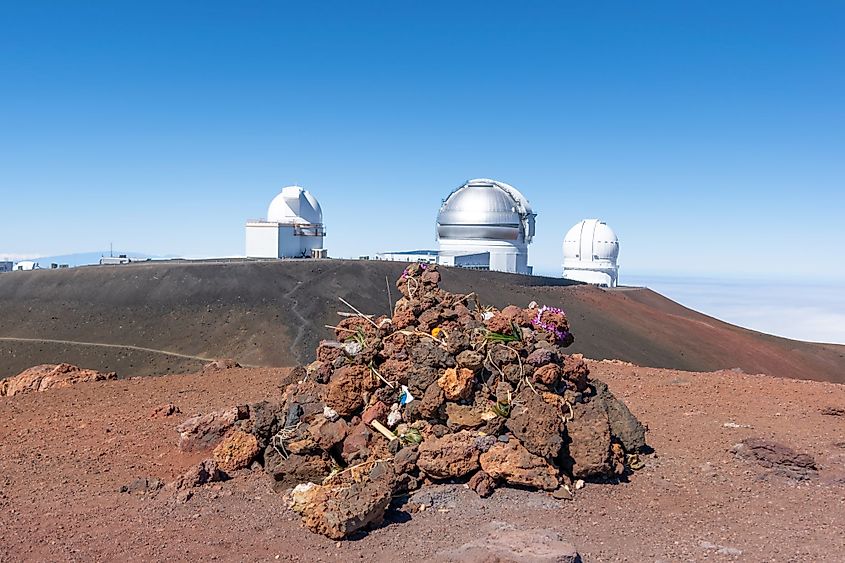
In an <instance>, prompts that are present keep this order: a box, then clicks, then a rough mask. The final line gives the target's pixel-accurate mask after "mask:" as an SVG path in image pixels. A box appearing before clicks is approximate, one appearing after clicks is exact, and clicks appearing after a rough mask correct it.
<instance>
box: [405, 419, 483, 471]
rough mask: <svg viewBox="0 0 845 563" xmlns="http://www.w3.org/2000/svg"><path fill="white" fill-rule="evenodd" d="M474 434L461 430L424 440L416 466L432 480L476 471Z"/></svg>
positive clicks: (476, 457)
mask: <svg viewBox="0 0 845 563" xmlns="http://www.w3.org/2000/svg"><path fill="white" fill-rule="evenodd" d="M475 437H476V434H475V433H473V432H468V431H466V430H462V431H460V432H457V433H455V434H446V435H444V436H443V437H442V438H426V439H425V440H424V441H423V443H422V444H420V446H419V450H418V452H419V458H418V459H417V465H418V466H419V468H420V469H421V470H422V471H424V472H425V473H426V474H427V475H429V476H430V477H432V478H433V479H453V478H455V477H462V476H464V475H467V474H468V473H471V472H472V471H475V470H476V469H478V456H479V453H480V452H479V451H478V449H477V448H476V447H475Z"/></svg>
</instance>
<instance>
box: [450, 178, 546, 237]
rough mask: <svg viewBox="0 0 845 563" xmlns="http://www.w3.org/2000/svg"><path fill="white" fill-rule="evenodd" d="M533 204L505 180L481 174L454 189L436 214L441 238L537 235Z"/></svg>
mask: <svg viewBox="0 0 845 563" xmlns="http://www.w3.org/2000/svg"><path fill="white" fill-rule="evenodd" d="M535 216H536V215H535V214H534V213H533V211H532V210H531V205H530V204H529V203H528V200H527V199H526V198H525V196H524V195H522V193H520V191H519V190H517V189H516V188H514V187H513V186H511V185H509V184H505V183H504V182H497V181H496V180H489V179H487V178H478V179H475V180H470V181H469V182H467V183H466V184H464V185H463V186H461V187H459V188H458V189H456V190H455V191H453V192H452V193H451V194H449V196H448V197H447V198H446V199H445V200H444V201H443V205H442V206H441V207H440V212H439V213H438V215H437V236H438V238H440V239H490V240H523V241H524V242H526V243H530V242H531V239H532V238H533V237H534V217H535Z"/></svg>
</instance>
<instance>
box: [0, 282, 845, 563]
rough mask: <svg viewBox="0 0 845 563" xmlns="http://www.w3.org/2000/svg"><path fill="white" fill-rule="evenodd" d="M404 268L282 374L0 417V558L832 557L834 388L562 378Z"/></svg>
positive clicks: (838, 415) (582, 363)
mask: <svg viewBox="0 0 845 563" xmlns="http://www.w3.org/2000/svg"><path fill="white" fill-rule="evenodd" d="M424 270H425V269H419V268H418V269H413V268H412V269H410V270H409V271H407V272H406V273H405V275H403V276H402V278H400V280H399V282H398V286H397V287H398V289H399V291H400V292H401V293H402V294H403V298H402V300H400V301H399V302H398V303H397V305H396V307H395V310H394V314H393V316H392V318H390V319H388V318H386V317H385V318H381V317H377V316H372V317H370V316H366V315H363V314H360V313H358V312H356V313H354V314H351V315H349V316H346V317H344V318H342V320H341V321H340V322H339V323H337V324H335V325H333V326H332V328H331V330H332V332H333V334H331V337H333V339H332V340H325V341H323V342H322V343H320V344H319V346H318V347H317V353H316V360H315V361H313V362H312V363H310V364H308V365H305V366H302V367H300V368H296V369H293V370H291V369H284V368H278V369H271V368H250V369H247V368H241V367H239V366H238V364H237V363H236V362H233V361H220V362H215V363H213V364H210V365H207V366H206V367H205V368H204V369H203V370H202V371H201V372H200V373H195V374H186V375H167V376H162V377H151V378H132V379H124V380H115V379H113V378H112V377H113V376H112V374H105V376H104V377H92V378H90V380H86V381H83V380H79V381H73V382H74V383H78V384H73V385H70V384H68V385H56V386H54V387H53V388H46V387H45V388H44V389H43V392H28V393H26V392H22V393H19V394H18V393H15V394H14V396H4V397H0V527H2V530H3V531H2V534H3V536H2V541H0V561H20V560H91V559H95V560H135V559H137V560H150V559H186V558H191V559H196V558H202V559H208V560H232V561H235V560H238V561H240V560H244V559H247V560H268V561H274V560H290V561H335V560H366V561H395V560H396V559H398V558H402V559H409V560H419V559H431V560H435V561H538V562H539V561H578V560H579V559H580V560H583V561H615V560H619V561H675V560H689V561H698V560H724V561H732V560H743V561H772V560H777V561H780V560H784V561H841V560H843V558H845V539H843V538H845V534H843V532H845V509H843V506H845V387H843V386H842V385H838V384H833V383H823V382H812V381H798V380H792V379H784V378H773V377H770V376H767V375H749V374H745V373H742V372H741V371H738V370H724V371H719V372H713V373H693V372H683V371H676V370H661V369H654V368H643V367H637V366H634V365H632V364H628V363H626V362H620V361H615V360H602V361H595V360H587V359H585V358H583V357H582V356H580V355H578V354H568V353H567V352H568V350H567V351H565V350H564V348H566V346H567V344H569V343H570V342H571V339H572V338H571V334H570V326H569V323H568V320H567V319H566V317H565V316H564V315H562V313H561V312H560V311H558V310H556V309H554V308H547V307H543V306H538V305H535V304H531V305H529V307H528V308H520V307H509V308H504V309H502V310H501V311H500V310H497V309H492V308H487V307H485V306H484V305H483V304H482V303H478V302H476V303H474V304H473V305H472V306H467V302H468V301H469V299H471V298H472V295H471V294H461V295H457V294H449V293H447V292H444V291H442V290H440V289H439V288H438V287H437V285H438V282H439V275H436V274H438V273H437V272H436V270H431V271H424ZM574 330H575V331H576V333H577V326H576V328H575V329H574ZM327 332H328V331H327ZM327 336H328V334H327ZM391 362H393V363H391ZM59 367H61V366H59ZM52 369H53V370H55V369H56V368H55V367H54V366H53V367H52ZM36 371H37V373H35V372H33V373H35V375H34V376H32V377H30V378H29V379H28V380H27V381H30V380H31V382H32V384H31V385H29V387H33V388H34V387H39V386H40V383H38V384H37V385H36V383H37V381H36V380H38V381H42V380H44V379H45V377H43V376H44V375H45V374H46V375H49V374H48V373H47V372H50V373H53V372H52V371H50V370H48V369H47V368H44V367H42V368H39V370H36ZM59 372H60V373H61V372H64V373H74V372H75V370H74V369H71V368H70V367H62V369H59ZM39 374H40V375H39ZM39 377H41V379H39ZM12 381H18V380H12ZM20 381H22V380H20ZM25 387H26V386H25ZM33 390H38V389H33ZM646 429H647V433H646ZM314 532H317V533H314Z"/></svg>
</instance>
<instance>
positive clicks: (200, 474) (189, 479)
mask: <svg viewBox="0 0 845 563" xmlns="http://www.w3.org/2000/svg"><path fill="white" fill-rule="evenodd" d="M227 477H228V476H227V475H226V473H225V472H224V471H223V470H221V469H220V467H219V466H218V465H217V462H216V461H214V460H213V459H204V460H202V461H201V462H199V463H198V464H197V465H195V466H193V467H191V468H190V469H189V470H188V471H186V472H185V473H183V474H182V475H180V476H179V477H177V478H176V480H175V481H174V482H173V483H171V484H170V485H169V486H170V487H171V488H175V489H176V490H177V491H181V490H184V489H192V488H194V487H199V486H201V485H205V484H206V483H214V482H217V481H224V480H225V479H226V478H227Z"/></svg>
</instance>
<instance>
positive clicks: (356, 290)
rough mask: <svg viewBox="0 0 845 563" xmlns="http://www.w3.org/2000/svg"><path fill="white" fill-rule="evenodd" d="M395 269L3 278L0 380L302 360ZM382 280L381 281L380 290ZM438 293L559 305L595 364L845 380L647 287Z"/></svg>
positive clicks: (476, 279) (799, 350)
mask: <svg viewBox="0 0 845 563" xmlns="http://www.w3.org/2000/svg"><path fill="white" fill-rule="evenodd" d="M404 266H405V265H404V264H401V263H391V262H369V261H352V260H318V261H310V260H294V261H228V262H210V261H206V262H181V261H172V262H150V263H139V264H130V265H124V266H114V267H84V268H74V269H69V270H52V271H35V272H26V273H12V274H4V275H0V311H2V315H0V378H2V377H8V376H12V375H15V374H16V373H18V372H20V371H21V370H23V369H26V368H28V367H30V366H32V365H34V364H39V363H50V362H52V363H58V362H70V363H73V364H77V365H81V366H83V367H86V368H92V369H99V370H106V371H117V372H118V374H119V375H120V376H131V375H147V374H164V373H170V372H185V371H193V370H196V369H197V368H199V367H200V366H201V365H202V364H203V363H204V362H205V361H207V360H210V359H214V358H220V357H231V358H234V359H236V360H237V361H239V362H240V363H241V364H243V365H247V366H291V365H294V364H296V363H299V362H304V361H308V360H309V359H310V358H308V357H306V356H307V355H308V351H309V350H313V349H314V347H315V346H316V344H317V343H318V341H319V340H320V338H322V337H324V336H325V334H326V333H327V331H326V329H325V328H324V325H326V324H336V323H337V321H338V319H339V318H340V317H338V315H337V311H340V310H347V309H346V307H345V306H344V305H343V304H342V303H341V302H340V301H339V298H344V299H346V300H347V301H349V302H350V303H352V304H353V305H354V306H355V307H356V308H358V309H360V310H361V311H363V312H365V313H374V314H384V313H387V312H388V311H389V307H390V305H389V303H390V301H391V299H392V300H395V299H397V298H398V295H397V293H396V291H395V289H393V288H391V291H392V295H388V283H389V281H390V280H395V279H396V277H397V276H398V275H399V274H400V273H401V271H402V269H403V268H404ZM391 285H392V284H391ZM442 285H443V288H444V289H446V290H448V291H458V292H470V291H475V292H477V293H478V295H479V297H480V298H481V300H482V302H485V303H491V304H493V305H495V306H498V307H502V306H505V305H507V304H510V303H514V304H520V305H526V304H528V303H529V302H530V301H537V302H538V303H540V304H545V305H549V306H555V307H560V308H562V309H564V310H565V311H566V313H567V316H568V317H569V318H570V320H571V322H572V325H573V328H574V331H575V334H576V342H575V344H574V345H573V346H572V347H571V348H570V350H571V351H572V352H580V353H583V354H584V355H585V356H587V357H590V358H594V359H616V360H622V361H627V362H631V363H634V364H637V365H645V366H651V367H662V368H672V369H681V370H688V371H714V370H719V369H731V368H740V369H742V370H743V371H745V372H749V373H767V374H769V375H774V376H778V377H790V378H797V379H813V380H821V381H833V382H845V347H843V346H835V345H823V344H812V343H805V342H798V341H793V340H788V339H784V338H778V337H773V336H768V335H764V334H761V333H758V332H754V331H750V330H745V329H742V328H739V327H736V326H733V325H730V324H727V323H724V322H721V321H718V320H716V319H713V318H711V317H708V316H706V315H702V314H699V313H696V312H694V311H691V310H689V309H687V308H685V307H682V306H680V305H678V304H677V303H674V302H672V301H670V300H668V299H666V298H664V297H662V296H661V295H659V294H657V293H654V292H653V291H650V290H648V289H639V288H621V289H616V290H603V289H599V288H596V287H591V286H584V285H576V284H572V282H568V281H566V280H562V279H557V278H543V277H531V276H519V275H514V274H503V273H496V272H477V271H470V270H463V269H444V276H443V284H442Z"/></svg>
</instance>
